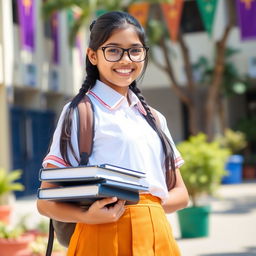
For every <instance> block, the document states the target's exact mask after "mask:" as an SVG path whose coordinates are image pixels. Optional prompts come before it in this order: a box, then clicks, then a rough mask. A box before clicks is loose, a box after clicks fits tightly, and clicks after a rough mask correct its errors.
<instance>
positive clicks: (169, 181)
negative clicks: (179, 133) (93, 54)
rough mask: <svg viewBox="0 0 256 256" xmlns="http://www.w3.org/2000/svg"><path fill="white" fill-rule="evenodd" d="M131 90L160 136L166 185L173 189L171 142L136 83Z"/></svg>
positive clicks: (174, 179)
mask: <svg viewBox="0 0 256 256" xmlns="http://www.w3.org/2000/svg"><path fill="white" fill-rule="evenodd" d="M129 88H130V89H131V90H132V91H133V92H134V93H135V94H136V95H137V97H138V98H139V100H140V102H141V103H142V105H143V107H144V108H145V110H146V112H147V115H146V116H145V118H146V120H147V122H148V123H149V125H150V126H151V127H152V128H153V129H154V130H155V131H156V133H157V134H158V136H159V138H160V140H161V143H162V147H163V151H164V154H165V169H166V185H167V187H168V188H169V189H171V188H173V187H174V186H175V184H176V174H175V161H174V151H173V148H172V145H171V142H170V140H169V139H168V137H167V136H166V134H165V133H164V132H163V131H162V129H161V128H160V127H159V125H158V124H157V121H156V119H155V118H154V116H153V114H152V112H151V110H150V108H149V106H148V104H147V102H146V100H145V99H144V97H143V96H142V94H141V91H140V89H139V88H138V87H137V83H136V81H133V82H132V84H131V85H130V86H129Z"/></svg>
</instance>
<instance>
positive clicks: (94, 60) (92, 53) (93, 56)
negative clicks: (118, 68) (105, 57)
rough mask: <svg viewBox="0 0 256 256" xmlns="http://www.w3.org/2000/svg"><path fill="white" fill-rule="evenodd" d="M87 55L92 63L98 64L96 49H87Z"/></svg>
mask: <svg viewBox="0 0 256 256" xmlns="http://www.w3.org/2000/svg"><path fill="white" fill-rule="evenodd" d="M87 56H88V58H89V60H90V62H91V63H92V65H97V64H98V58H97V54H96V52H95V51H94V50H92V49H91V48H88V49H87Z"/></svg>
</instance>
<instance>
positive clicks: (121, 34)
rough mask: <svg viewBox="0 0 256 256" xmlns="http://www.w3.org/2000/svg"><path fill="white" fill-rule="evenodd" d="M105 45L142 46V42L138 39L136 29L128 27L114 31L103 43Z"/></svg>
mask: <svg viewBox="0 0 256 256" xmlns="http://www.w3.org/2000/svg"><path fill="white" fill-rule="evenodd" d="M107 44H115V45H120V46H124V47H125V46H131V45H134V44H139V45H142V42H141V41H140V39H139V36H138V34H137V31H136V29H135V28H134V27H133V26H128V27H125V28H120V29H117V30H114V32H113V33H112V35H111V36H110V37H109V38H108V40H107V41H106V42H105V43H104V45H107Z"/></svg>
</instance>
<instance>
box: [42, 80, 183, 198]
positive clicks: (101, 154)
mask: <svg viewBox="0 0 256 256" xmlns="http://www.w3.org/2000/svg"><path fill="white" fill-rule="evenodd" d="M88 96H89V97H90V99H91V101H92V103H93V106H94V110H95V112H94V116H95V134H94V139H93V151H92V154H91V156H90V157H89V162H88V164H89V165H97V164H104V163H108V164H113V165H117V166H122V167H125V168H128V169H133V170H138V171H143V172H145V173H146V184H147V185H148V186H149V193H150V194H152V195H154V196H157V197H159V198H161V200H162V202H164V201H165V200H166V198H167V195H168V190H167V186H166V182H165V165H164V153H163V149H162V144H161V141H160V139H159V137H158V135H157V133H156V132H155V131H154V130H153V128H152V127H151V126H150V125H149V124H148V122H147V121H146V119H145V118H144V116H143V115H145V114H146V111H145V109H144V107H143V106H142V104H141V102H140V100H139V99H138V97H137V96H136V95H135V94H134V93H133V92H132V91H131V90H129V91H128V97H129V100H130V105H129V103H128V101H127V98H126V97H125V96H123V95H121V94H119V93H118V92H116V91H115V90H114V89H112V88H111V87H109V86H107V85H106V84H104V83H102V82H101V81H99V80H98V81H97V82H96V84H95V86H94V87H93V88H92V89H91V90H90V91H89V92H88ZM68 106H69V103H68V104H66V105H65V106H64V108H63V110H62V113H61V115H60V118H59V121H58V124H57V127H56V130H55V132H54V135H53V141H52V144H51V147H50V151H49V153H48V155H47V156H46V157H45V159H44V161H43V166H44V167H45V166H46V165H47V163H51V164H53V165H56V166H58V167H65V166H67V164H66V163H65V162H64V160H63V158H62V156H61V154H60V144H59V140H60V134H61V126H62V122H63V118H64V114H65V112H66V110H67V108H68ZM156 112H157V115H158V117H159V120H160V124H161V128H162V130H163V131H164V132H165V134H166V135H167V136H168V138H169V139H170V141H171V142H172V146H173V149H174V154H175V164H176V168H179V167H180V166H181V165H182V164H183V162H184V161H183V159H182V158H181V156H180V153H179V152H178V150H177V149H176V147H175V145H174V143H173V140H172V137H171V134H170V132H169V130H168V128H167V123H166V119H165V117H164V116H163V115H162V114H161V113H160V112H158V111H156ZM77 125H78V124H77V115H76V114H74V115H73V121H72V133H71V141H72V145H73V147H74V150H75V153H76V155H77V156H79V147H78V140H77ZM68 154H69V158H70V162H71V165H72V166H78V162H77V161H76V160H75V158H74V157H73V156H72V154H71V152H70V150H68Z"/></svg>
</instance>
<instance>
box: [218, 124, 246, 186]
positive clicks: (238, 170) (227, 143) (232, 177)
mask: <svg viewBox="0 0 256 256" xmlns="http://www.w3.org/2000/svg"><path fill="white" fill-rule="evenodd" d="M216 139H217V140H218V141H219V143H220V144H221V146H222V147H224V148H228V149H229V150H230V151H231V153H232V155H231V156H230V157H229V158H228V160H227V162H226V170H227V175H225V176H224V177H223V179H222V183H223V184H235V183H241V181H242V170H243V161H244V158H243V156H242V155H241V154H240V152H241V150H242V149H244V148H245V147H246V146H247V141H246V136H245V134H244V133H243V132H241V131H233V130H231V129H226V130H225V132H224V135H222V136H220V135H219V136H217V138H216Z"/></svg>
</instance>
